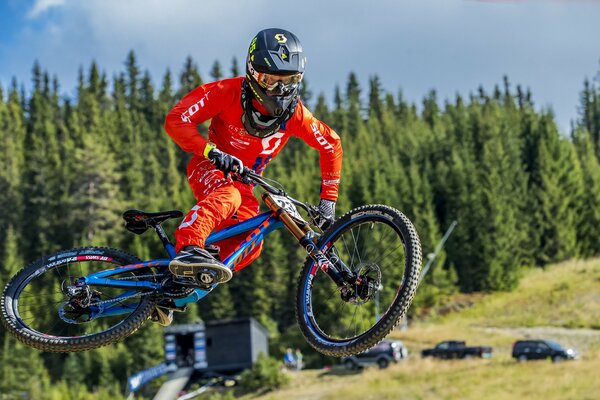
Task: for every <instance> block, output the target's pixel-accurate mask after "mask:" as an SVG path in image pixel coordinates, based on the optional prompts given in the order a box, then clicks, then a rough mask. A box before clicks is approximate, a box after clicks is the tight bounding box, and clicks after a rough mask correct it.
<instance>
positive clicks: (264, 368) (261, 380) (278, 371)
mask: <svg viewBox="0 0 600 400" xmlns="http://www.w3.org/2000/svg"><path fill="white" fill-rule="evenodd" d="M289 379H290V378H289V376H287V374H286V373H285V371H284V370H283V368H282V365H281V363H280V362H279V361H277V360H275V359H274V358H271V357H268V356H265V355H264V354H262V353H261V354H259V355H258V359H257V360H256V363H255V364H254V365H253V366H252V368H250V369H248V370H246V371H244V372H243V373H242V375H241V376H240V386H241V388H242V389H243V390H244V391H246V392H254V391H257V390H261V391H264V392H268V391H271V390H275V389H277V388H280V387H282V386H283V385H285V384H286V383H287V382H288V381H289Z"/></svg>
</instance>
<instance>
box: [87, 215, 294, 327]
mask: <svg viewBox="0 0 600 400" xmlns="http://www.w3.org/2000/svg"><path fill="white" fill-rule="evenodd" d="M283 226H284V224H283V222H282V221H281V219H280V218H279V217H278V216H277V215H276V213H275V212H272V211H270V212H265V213H262V214H259V215H257V216H255V217H252V218H250V219H247V220H246V221H242V222H240V223H238V224H235V225H232V226H230V227H227V228H225V229H222V230H220V231H217V232H213V233H212V234H211V235H209V236H208V238H207V239H206V243H205V244H206V245H211V244H213V243H216V242H219V241H221V240H225V239H229V238H231V237H233V236H237V235H240V234H243V233H247V232H250V233H249V234H248V235H247V236H246V238H245V239H244V240H243V241H242V243H240V245H239V246H238V247H237V248H236V249H235V250H234V251H233V252H232V253H231V254H230V255H228V256H227V257H226V258H225V259H224V260H223V264H225V265H226V266H227V267H229V268H231V269H232V270H234V269H235V266H236V265H237V264H239V262H240V261H241V260H243V259H244V257H246V256H247V255H248V254H249V253H250V252H251V251H252V250H253V249H254V248H256V246H258V245H259V244H260V243H261V242H262V241H263V240H264V238H265V237H266V236H267V235H268V234H269V233H271V232H273V231H274V230H277V229H279V228H281V227H283ZM154 229H155V230H156V232H157V234H158V235H159V237H160V238H161V240H162V242H163V246H164V248H165V250H166V251H167V254H168V256H169V258H168V259H155V260H148V261H143V262H140V263H136V264H129V265H123V266H119V267H116V268H113V269H109V270H104V271H100V272H96V273H93V274H90V275H87V276H84V277H82V278H81V282H82V284H86V285H90V286H110V287H119V288H132V289H135V290H130V291H127V292H124V293H123V294H121V295H120V296H117V297H115V298H114V299H111V303H113V304H114V305H110V306H109V307H102V308H100V307H94V308H98V309H97V310H95V309H92V314H93V317H98V316H100V315H101V316H111V315H120V314H126V313H130V312H131V308H128V307H126V306H120V305H118V303H119V302H120V301H122V300H124V299H126V298H128V297H131V296H132V295H134V294H135V293H137V292H139V291H140V289H142V290H143V289H147V290H149V291H151V290H156V289H159V288H160V287H161V285H160V284H159V283H156V282H150V281H123V280H117V279H111V277H112V276H113V275H117V274H123V273H126V272H130V271H136V270H140V269H144V268H156V269H157V270H158V271H159V272H164V270H166V269H167V268H168V266H169V263H170V262H171V259H172V258H173V257H175V247H174V246H173V244H172V243H171V242H170V240H169V239H168V237H167V235H166V234H165V232H164V230H163V228H162V227H161V226H160V225H156V226H154ZM216 286H217V284H215V285H213V286H212V288H211V290H212V289H214V288H215V287H216ZM208 293H210V290H203V289H194V291H193V292H192V293H191V294H190V295H189V296H187V297H184V298H180V299H175V300H174V302H175V305H176V306H177V307H182V306H184V305H185V304H187V303H192V302H196V301H198V300H200V299H202V298H203V297H205V296H206V295H207V294H208Z"/></svg>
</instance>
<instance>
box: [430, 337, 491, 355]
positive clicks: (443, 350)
mask: <svg viewBox="0 0 600 400" xmlns="http://www.w3.org/2000/svg"><path fill="white" fill-rule="evenodd" d="M421 356H422V357H437V358H446V359H448V358H472V357H481V358H490V357H491V356H492V348H491V347H490V346H467V345H466V344H465V342H464V341H461V340H447V341H445V342H441V343H438V344H437V345H436V346H435V347H434V348H433V349H425V350H423V351H421Z"/></svg>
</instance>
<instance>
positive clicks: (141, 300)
mask: <svg viewBox="0 0 600 400" xmlns="http://www.w3.org/2000/svg"><path fill="white" fill-rule="evenodd" d="M136 262H140V260H139V259H138V258H136V257H134V256H132V255H130V254H127V253H124V252H122V251H120V250H115V249H109V248H102V247H85V248H79V249H73V250H67V251H63V252H59V253H56V254H54V255H51V256H46V257H42V258H40V259H39V260H36V261H34V262H33V263H31V264H30V265H29V266H27V267H25V268H23V269H22V270H21V271H19V272H18V273H17V274H16V275H15V276H14V277H13V279H12V280H11V281H10V282H9V283H8V284H7V285H6V288H5V289H4V293H3V295H2V299H1V308H2V313H1V320H2V324H3V325H4V326H5V327H6V329H7V330H8V331H9V332H10V333H11V334H12V335H13V336H15V337H16V338H17V339H19V340H20V341H21V342H23V343H25V344H27V345H29V346H32V347H35V348H37V349H40V350H44V351H51V352H73V351H84V350H89V349H93V348H97V347H100V346H104V345H107V344H110V343H114V342H117V341H119V340H121V339H123V338H125V337H126V336H128V335H130V334H131V333H133V332H134V331H135V330H136V329H138V328H139V327H140V326H141V325H142V324H143V323H144V321H146V319H148V316H149V315H150V312H151V311H152V303H151V302H150V300H149V299H148V297H147V296H143V295H142V292H140V291H139V290H137V289H135V288H134V289H131V288H116V287H112V286H96V285H86V284H82V283H81V281H80V279H79V278H81V277H84V276H87V275H89V274H91V273H94V272H99V271H103V270H108V269H110V268H115V267H119V266H122V265H128V264H134V263H136ZM144 272H145V273H146V274H150V275H153V274H152V273H151V271H148V270H146V271H140V270H136V272H135V273H133V272H131V271H129V272H124V273H122V274H113V275H111V277H110V279H120V280H124V281H132V280H141V279H144V280H150V279H151V277H150V279H149V278H148V277H147V276H146V277H144V278H143V277H142V276H141V275H143V274H144Z"/></svg>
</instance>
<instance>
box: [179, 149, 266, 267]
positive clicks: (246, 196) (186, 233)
mask: <svg viewBox="0 0 600 400" xmlns="http://www.w3.org/2000/svg"><path fill="white" fill-rule="evenodd" d="M187 175H188V182H189V184H190V186H191V187H192V191H193V192H194V196H195V197H196V200H198V204H196V206H195V207H194V208H192V209H191V210H190V212H188V214H187V216H186V217H185V218H184V220H183V221H182V222H181V225H179V228H177V230H176V231H175V240H176V246H175V249H176V250H177V251H179V250H181V249H182V248H183V247H185V246H189V245H195V246H200V247H204V241H205V240H206V238H207V237H208V235H209V234H210V233H211V232H212V231H213V230H215V229H217V230H221V229H223V228H226V227H228V226H231V225H234V224H237V223H238V222H241V221H244V220H246V219H248V218H251V217H253V216H255V215H256V214H258V210H259V205H258V200H257V199H256V197H254V195H253V194H252V188H251V187H250V186H248V185H244V184H242V183H240V182H234V181H232V180H231V179H224V176H223V172H221V171H219V170H218V169H216V168H215V167H214V165H212V164H211V163H210V162H209V161H208V160H205V159H202V158H200V157H194V158H192V160H191V161H190V163H189V164H188V167H187ZM246 236H247V233H245V234H241V235H238V236H234V237H232V238H230V239H225V240H222V241H220V242H217V243H215V245H216V246H219V247H220V251H219V254H220V256H221V259H222V260H223V259H225V257H227V256H229V255H230V254H231V253H233V251H234V250H235V249H236V247H237V246H238V245H239V244H240V243H241V242H242V241H243V240H244V239H245V238H246ZM261 249H262V243H261V244H260V245H258V246H256V247H255V248H254V249H253V250H252V252H250V253H249V254H248V255H247V256H246V257H244V259H243V260H241V261H240V262H239V264H237V265H236V266H235V270H236V271H237V270H240V269H242V268H244V267H245V266H247V265H249V264H250V263H251V262H252V261H254V260H255V259H256V257H258V256H259V254H260V251H261Z"/></svg>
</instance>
